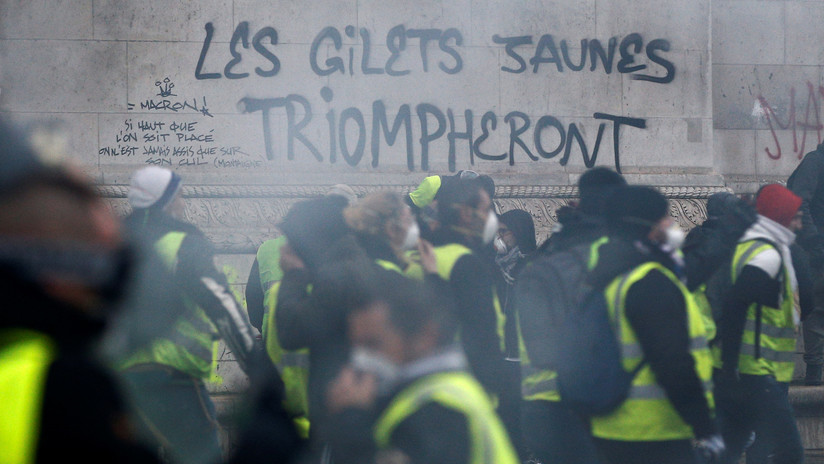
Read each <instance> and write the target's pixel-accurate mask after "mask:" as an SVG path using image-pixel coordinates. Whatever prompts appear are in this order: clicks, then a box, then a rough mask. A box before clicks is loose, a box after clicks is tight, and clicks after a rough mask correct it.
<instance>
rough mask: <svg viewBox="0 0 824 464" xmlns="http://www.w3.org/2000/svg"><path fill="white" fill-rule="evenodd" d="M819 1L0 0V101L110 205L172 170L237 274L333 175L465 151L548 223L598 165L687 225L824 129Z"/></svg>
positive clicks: (458, 162)
mask: <svg viewBox="0 0 824 464" xmlns="http://www.w3.org/2000/svg"><path fill="white" fill-rule="evenodd" d="M822 19H824V2H818V1H781V0H772V1H744V0H691V1H687V2H685V1H683V0H658V1H654V2H653V1H649V0H580V1H574V2H571V1H568V0H534V1H517V2H504V1H500V0H422V1H419V2H406V1H397V0H391V1H390V0H318V1H315V2H311V3H310V2H296V1H294V0H265V1H264V0H202V1H199V2H191V1H186V0H143V1H136V0H133V1H129V0H48V1H47V0H0V113H3V114H5V115H8V116H10V117H11V118H13V119H15V120H18V121H22V122H35V121H50V127H52V128H56V130H58V132H59V133H62V134H63V135H64V140H65V144H66V151H67V153H68V154H69V156H70V157H71V158H72V159H73V161H74V162H76V163H77V164H79V165H80V166H81V167H82V168H83V169H84V170H85V171H86V172H87V173H88V174H89V175H90V176H92V177H93V179H94V180H95V181H96V182H97V183H98V184H100V188H101V191H102V192H103V194H104V195H105V196H106V197H107V198H109V200H110V203H111V204H112V206H113V208H115V209H116V210H117V211H118V212H121V213H125V212H126V210H127V209H128V208H127V206H126V202H125V188H126V187H125V186H126V184H127V183H128V179H129V176H130V174H131V173H132V172H133V171H134V170H135V169H137V168H139V167H141V166H145V165H147V164H156V165H161V166H166V167H169V168H172V169H174V170H175V171H177V172H178V173H180V174H181V175H182V176H183V177H184V181H185V183H186V187H185V189H184V194H185V196H186V197H187V210H186V215H187V217H188V219H190V220H191V221H192V222H194V223H196V224H197V225H198V226H200V227H202V228H203V229H204V230H205V231H206V233H207V234H208V235H209V236H210V238H212V239H213V240H214V241H215V243H216V244H217V245H218V247H219V249H220V250H221V254H220V256H219V257H218V261H219V264H220V265H221V266H222V265H223V264H229V265H231V266H232V267H234V268H235V269H236V270H237V271H238V277H237V278H236V279H235V280H234V282H233V283H234V284H235V285H236V286H237V287H236V288H237V289H239V290H242V288H243V285H244V284H245V280H246V277H247V273H248V269H249V265H250V263H251V259H252V254H253V253H254V250H255V249H256V247H257V245H258V244H259V243H260V242H261V241H262V240H264V239H265V238H268V237H271V236H274V235H275V234H276V233H277V231H276V230H275V224H276V222H277V220H278V219H279V218H280V217H281V216H282V215H283V214H284V213H285V212H286V210H287V209H288V207H289V206H290V205H291V204H292V203H294V202H295V201H298V200H299V199H301V198H307V197H312V196H317V195H321V194H323V192H324V191H325V189H326V187H327V186H329V185H332V184H335V183H347V184H350V185H352V186H354V187H355V189H356V190H357V191H358V192H359V194H365V193H367V192H369V191H373V190H375V189H379V188H391V189H397V190H401V191H406V190H408V189H410V188H412V187H414V186H415V185H417V183H418V182H419V181H420V180H421V179H422V178H423V177H425V176H426V175H428V174H430V173H448V172H452V171H456V170H459V169H470V168H471V169H475V170H477V171H480V172H483V173H487V174H490V175H491V176H492V177H493V178H494V179H495V181H496V183H497V186H498V200H497V204H498V207H499V208H500V209H501V210H507V209H511V208H514V207H520V208H524V209H527V210H528V211H530V212H532V213H533V215H534V217H535V220H536V225H537V228H538V231H539V235H540V236H541V238H543V237H545V236H546V235H547V234H548V233H549V230H550V227H551V225H552V224H553V223H554V220H555V219H554V214H555V213H554V211H555V208H556V207H557V206H558V205H560V204H564V203H566V202H567V201H568V200H569V199H570V198H572V197H574V196H575V192H574V189H573V188H572V187H571V186H572V185H574V183H575V182H576V180H577V178H578V176H579V175H580V173H581V172H583V170H584V169H586V168H587V167H591V166H593V165H606V166H611V167H613V168H615V169H619V170H621V171H622V172H623V173H624V174H625V175H626V177H627V178H628V180H629V181H630V182H636V183H647V184H652V185H656V186H659V187H661V188H662V189H663V190H664V192H665V193H667V194H668V196H670V197H671V198H672V199H673V200H674V201H673V206H672V208H673V209H672V214H673V215H674V216H675V217H676V218H677V219H678V220H679V222H680V224H681V225H682V226H684V227H685V228H688V227H691V225H693V224H695V223H697V222H700V220H701V218H703V216H704V210H703V202H702V201H701V199H702V198H705V197H706V196H707V195H709V194H710V193H712V192H714V191H718V190H720V189H724V188H730V187H731V188H733V189H734V190H736V191H738V192H752V191H754V190H755V189H756V188H757V186H758V184H759V182H762V181H766V180H783V179H784V178H785V177H786V176H787V175H788V174H789V173H790V172H791V170H792V169H793V168H794V166H796V165H797V163H798V159H799V155H800V154H803V153H804V152H806V151H808V150H809V149H811V148H812V147H813V146H814V145H816V144H817V143H818V141H819V139H820V135H821V130H822V126H821V122H820V120H819V111H820V107H821V101H820V99H821V98H823V97H824V88H822V87H821V84H822V81H821V66H819V62H820V58H821V57H820V55H821V53H822V52H821V51H819V49H818V48H820V47H817V44H819V43H820V42H821V41H820V40H817V39H821V38H822V37H821V35H822V34H824V32H821V31H820V28H819V27H817V26H818V24H821V22H822ZM225 365H226V366H227V367H226V369H232V367H231V366H233V363H232V361H231V355H230V354H228V353H227V354H226V356H225ZM228 377H229V379H230V380H229V381H227V383H226V384H225V385H224V387H222V388H224V390H225V391H232V390H233V389H236V388H240V386H241V385H242V378H240V377H237V376H234V375H230V376H228ZM233 379H237V380H233Z"/></svg>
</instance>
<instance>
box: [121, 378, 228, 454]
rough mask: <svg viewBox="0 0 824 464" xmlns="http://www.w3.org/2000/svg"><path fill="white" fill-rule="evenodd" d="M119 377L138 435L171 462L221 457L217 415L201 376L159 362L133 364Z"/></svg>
mask: <svg viewBox="0 0 824 464" xmlns="http://www.w3.org/2000/svg"><path fill="white" fill-rule="evenodd" d="M123 377H124V379H125V380H126V386H127V390H128V392H129V394H130V398H131V399H132V402H133V405H134V409H135V412H136V415H137V416H138V418H139V421H138V422H139V424H140V426H141V430H140V432H141V436H143V437H144V438H145V439H147V440H148V441H150V442H153V443H154V444H156V445H158V446H161V447H162V448H163V450H164V451H165V452H166V453H167V455H168V457H169V458H170V459H169V460H170V461H171V462H173V463H181V464H189V463H191V464H213V463H217V462H219V461H220V460H221V449H220V443H219V440H218V433H217V432H218V422H217V415H216V413H215V407H214V404H213V403H212V400H211V398H209V393H208V391H207V390H206V387H205V385H204V384H203V382H202V381H201V380H198V379H195V378H193V377H190V376H188V375H186V374H184V373H182V372H180V371H177V370H175V369H172V368H170V367H168V366H163V365H159V364H141V365H138V366H134V367H133V368H130V369H127V370H126V371H125V372H123Z"/></svg>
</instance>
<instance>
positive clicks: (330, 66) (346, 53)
mask: <svg viewBox="0 0 824 464" xmlns="http://www.w3.org/2000/svg"><path fill="white" fill-rule="evenodd" d="M205 29H206V37H205V38H204V41H203V46H202V47H201V50H200V56H199V57H198V61H197V66H196V67H195V78H196V79H198V80H206V79H220V78H222V77H225V78H227V79H244V78H247V77H249V76H250V75H251V73H250V72H249V71H250V70H249V69H244V68H243V64H242V61H243V53H242V52H241V51H240V50H238V46H240V47H242V48H243V49H247V50H248V49H249V48H250V47H251V48H254V50H255V52H256V53H257V54H258V55H260V56H261V57H263V58H264V59H265V60H267V61H268V62H269V67H268V69H267V68H264V67H261V66H257V67H255V68H254V72H255V74H257V75H258V76H260V77H272V76H275V75H277V74H278V73H279V72H280V70H281V62H280V59H279V58H278V57H277V54H276V53H275V52H274V51H273V50H272V48H274V47H275V46H276V45H277V44H278V32H277V30H276V29H275V28H274V27H271V26H266V27H263V28H261V29H260V30H258V31H257V32H256V33H255V34H254V35H253V36H251V41H250V35H251V31H250V27H249V22H248V21H243V22H240V23H239V24H238V25H237V27H236V28H235V30H234V32H233V34H232V38H231V40H230V41H229V55H230V56H229V57H227V59H228V62H227V63H226V65H225V66H224V68H223V73H220V72H214V71H212V72H204V70H203V68H204V65H205V62H206V57H207V55H208V54H209V50H210V47H211V44H212V39H213V37H214V33H215V28H214V25H212V23H207V24H206V26H205ZM344 35H345V36H346V37H349V39H353V40H354V39H357V38H359V39H360V44H359V45H356V46H348V47H345V46H344V45H343V36H344ZM267 39H268V42H269V43H268V45H267V44H266V42H265V40H267ZM618 39H619V38H618V37H611V38H610V39H609V40H608V41H607V45H606V47H604V45H603V44H602V43H601V41H600V40H598V39H582V40H581V41H580V51H579V52H578V53H579V55H578V57H577V58H576V57H575V56H573V52H572V49H571V47H570V45H569V42H568V41H567V40H566V39H563V40H561V41H560V45H557V44H556V41H555V38H554V37H553V35H552V34H543V35H541V36H540V37H539V38H538V40H537V41H534V40H533V36H532V35H523V36H511V37H502V36H500V35H498V34H494V35H493V36H492V41H493V42H494V43H496V44H499V45H504V48H505V51H506V55H507V57H508V58H509V60H511V61H512V62H511V63H506V64H504V65H502V66H501V67H500V69H501V70H502V71H504V72H508V73H514V74H519V73H523V72H525V71H526V70H527V68H528V66H527V63H526V61H525V59H524V56H522V52H523V50H524V49H525V48H527V47H532V45H533V43H535V44H536V45H534V47H533V49H532V53H531V57H530V58H529V65H530V67H531V68H532V72H533V73H538V72H539V70H540V69H541V68H542V67H545V68H550V69H552V68H555V69H556V70H557V71H558V72H564V70H565V69H568V70H570V71H582V70H583V69H585V68H586V64H587V60H589V62H590V66H589V71H591V72H592V71H595V70H597V69H599V68H602V69H603V71H604V72H605V73H606V74H611V73H612V71H613V65H615V68H616V69H617V71H618V72H619V73H621V74H631V75H632V78H633V79H635V80H641V81H648V82H653V83H658V84H668V83H670V82H672V81H673V79H674V78H675V65H674V64H673V63H672V62H671V61H670V60H668V59H666V58H665V57H663V56H661V54H660V52H668V51H669V50H670V43H669V41H668V40H665V39H660V38H659V39H654V40H651V41H649V42H648V43H646V46H645V44H644V38H643V37H642V36H641V34H639V33H637V32H633V33H631V34H628V35H626V36H625V37H623V38H621V40H620V41H619V40H618ZM413 41H417V45H418V47H417V48H418V50H419V51H418V52H417V53H418V54H419V55H420V57H419V60H420V67H421V69H422V71H423V72H424V73H427V72H429V69H430V56H429V54H430V51H429V50H430V48H434V47H430V43H432V44H437V47H438V48H437V50H438V51H437V52H436V53H437V54H438V57H437V59H438V62H437V68H438V69H440V70H441V71H442V72H443V73H445V74H457V73H459V72H461V70H462V69H463V67H464V58H463V55H461V49H460V47H461V46H462V45H463V43H464V39H463V34H462V33H461V31H459V30H458V29H456V28H454V27H452V28H447V29H435V28H429V29H416V28H407V27H406V26H404V25H402V24H399V25H397V26H395V27H393V28H391V29H390V30H389V32H388V33H387V35H386V41H385V47H386V49H387V51H388V52H389V56H388V58H386V59H385V61H384V62H377V63H373V62H372V59H371V57H372V51H373V43H376V42H374V41H373V39H372V35H371V33H370V31H369V30H368V29H366V28H360V29H359V30H357V31H356V30H355V27H354V26H346V27H345V28H344V32H343V34H341V32H340V31H339V30H338V29H337V28H335V27H332V26H328V27H325V28H324V29H323V30H321V31H320V32H319V33H318V34H317V35H316V36H315V38H314V40H313V42H312V46H311V48H310V51H309V65H310V67H311V69H312V72H314V73H315V74H316V75H318V76H328V75H331V74H334V73H340V74H346V73H347V72H348V74H350V75H354V74H355V72H356V71H358V72H360V73H361V74H363V75H375V74H386V75H388V76H404V75H407V74H410V73H411V72H412V70H410V69H397V68H396V63H397V61H398V59H399V58H401V57H402V56H404V55H405V54H409V53H415V52H412V51H409V50H410V49H411V48H413V46H414V43H412V42H413ZM324 45H331V46H332V47H334V50H335V51H334V52H332V54H333V56H330V57H329V58H326V60H324V62H323V63H321V62H320V61H319V58H318V51H319V50H320V49H321V47H322V46H324ZM342 49H345V50H343V51H342ZM356 49H358V50H357V54H358V56H359V58H360V60H359V61H360V62H359V63H358V64H356V63H355V56H356ZM642 51H643V52H644V54H645V55H646V57H647V59H648V60H649V62H650V63H654V64H657V65H659V66H660V67H662V68H663V70H664V75H663V76H656V75H651V74H640V72H641V71H643V70H645V69H647V68H648V67H649V66H650V65H648V64H645V63H640V62H637V61H636V57H638V56H640V55H641V53H642ZM616 57H618V61H617V63H616V60H615V58H616ZM347 58H348V59H347ZM576 59H577V63H576V62H575V61H576ZM347 63H348V65H347ZM513 63H514V64H516V65H517V67H511V66H510V65H511V64H513ZM599 63H600V66H599ZM553 65H554V66H553Z"/></svg>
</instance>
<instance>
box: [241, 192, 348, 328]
mask: <svg viewBox="0 0 824 464" xmlns="http://www.w3.org/2000/svg"><path fill="white" fill-rule="evenodd" d="M326 195H327V196H329V195H337V196H340V197H343V198H346V201H347V204H350V205H353V204H355V203H357V201H358V196H357V195H356V194H355V191H354V190H352V187H350V186H348V185H346V184H336V185H333V186H332V187H331V188H330V189H329V190H328V191H327V192H326ZM285 243H286V236H284V235H281V236H279V237H276V238H273V239H270V240H266V241H264V242H263V243H262V244H261V245H260V247H258V250H257V253H256V254H255V260H254V261H253V262H252V269H251V270H250V271H249V278H248V279H247V281H246V292H245V293H246V311H247V312H248V314H249V322H250V323H251V324H252V327H255V328H256V329H258V331H259V332H260V333H261V334H263V332H264V331H265V330H266V329H265V328H266V300H267V299H268V296H269V293H270V292H271V290H272V286H273V285H274V284H275V282H278V281H280V279H281V278H282V277H283V271H282V270H281V269H280V249H281V247H282V246H283V245H284V244H285Z"/></svg>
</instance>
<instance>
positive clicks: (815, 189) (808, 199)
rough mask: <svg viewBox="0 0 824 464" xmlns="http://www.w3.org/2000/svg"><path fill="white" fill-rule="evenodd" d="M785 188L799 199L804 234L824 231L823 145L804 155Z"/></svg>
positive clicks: (815, 233)
mask: <svg viewBox="0 0 824 464" xmlns="http://www.w3.org/2000/svg"><path fill="white" fill-rule="evenodd" d="M787 188H788V189H790V190H792V191H793V193H795V194H796V195H798V196H799V197H801V199H802V200H803V203H801V211H803V212H804V218H803V221H804V234H805V235H817V234H818V233H820V232H822V231H823V230H824V143H822V144H821V145H819V146H818V147H817V148H816V149H815V150H813V151H811V152H809V153H807V154H806V155H804V159H803V160H802V161H801V163H800V164H799V165H798V167H796V168H795V171H793V173H792V175H790V178H789V179H788V180H787Z"/></svg>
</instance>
